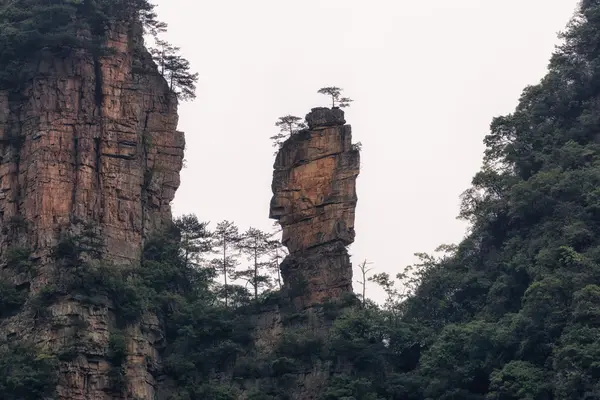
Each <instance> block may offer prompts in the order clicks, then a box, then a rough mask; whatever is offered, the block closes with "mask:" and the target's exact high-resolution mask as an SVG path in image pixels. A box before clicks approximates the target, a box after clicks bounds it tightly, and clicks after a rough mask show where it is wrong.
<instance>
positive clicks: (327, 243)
mask: <svg viewBox="0 0 600 400" xmlns="http://www.w3.org/2000/svg"><path fill="white" fill-rule="evenodd" d="M306 122H307V123H308V127H309V128H308V129H306V130H303V131H300V132H298V133H296V134H294V135H293V136H292V137H291V138H289V139H288V140H286V141H285V142H284V143H283V145H282V147H281V149H280V150H279V153H278V154H277V158H276V160H275V165H274V169H275V171H274V175H273V184H272V190H273V198H272V200H271V209H270V218H273V219H276V220H278V221H279V224H280V225H281V227H282V229H283V237H282V241H283V244H284V245H285V246H286V247H287V248H288V250H289V255H288V256H287V257H286V259H285V260H284V261H283V263H282V264H281V273H282V277H283V279H284V283H285V288H286V289H287V291H288V292H289V293H290V294H291V297H292V298H294V300H295V303H296V304H297V305H298V306H299V307H305V308H308V307H311V306H312V305H315V304H318V303H322V302H323V301H325V300H327V299H337V298H339V297H340V296H342V295H343V294H344V293H348V292H351V291H352V264H351V263H350V257H349V255H348V252H347V250H346V246H348V245H349V244H351V243H352V242H353V241H354V210H355V207H356V203H357V196H356V189H355V186H356V178H357V176H358V174H359V168H360V155H359V151H358V150H357V149H355V148H354V146H353V145H352V134H351V128H350V125H345V120H344V112H343V111H342V110H341V109H339V108H333V109H329V108H314V109H313V110H312V111H311V112H310V113H309V114H308V115H307V116H306Z"/></svg>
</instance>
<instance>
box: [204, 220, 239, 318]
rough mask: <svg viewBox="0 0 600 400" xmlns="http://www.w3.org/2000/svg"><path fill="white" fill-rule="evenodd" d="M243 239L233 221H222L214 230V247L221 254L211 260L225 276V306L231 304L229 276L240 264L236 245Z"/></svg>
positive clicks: (218, 271)
mask: <svg viewBox="0 0 600 400" xmlns="http://www.w3.org/2000/svg"><path fill="white" fill-rule="evenodd" d="M240 240H241V236H240V233H239V229H238V227H237V226H236V225H235V224H234V223H233V222H231V221H227V220H225V221H222V222H219V223H218V224H217V227H216V228H215V231H214V232H213V248H215V252H216V253H218V254H219V255H220V257H218V258H214V259H213V260H212V261H211V264H212V266H213V268H214V269H215V270H216V271H217V273H219V274H221V275H222V276H223V297H224V299H225V307H228V306H229V292H230V285H229V284H228V281H227V278H228V277H231V276H232V274H233V273H234V271H235V267H236V265H237V264H238V260H237V256H236V253H235V251H234V250H235V246H236V245H237V243H238V242H239V241H240Z"/></svg>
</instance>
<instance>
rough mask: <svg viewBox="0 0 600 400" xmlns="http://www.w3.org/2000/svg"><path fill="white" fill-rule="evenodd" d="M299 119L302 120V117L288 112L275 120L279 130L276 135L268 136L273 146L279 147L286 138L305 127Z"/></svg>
mask: <svg viewBox="0 0 600 400" xmlns="http://www.w3.org/2000/svg"><path fill="white" fill-rule="evenodd" d="M300 121H302V118H300V117H296V116H294V115H289V114H288V115H285V116H283V117H279V120H278V121H277V122H275V126H277V127H279V128H280V131H279V133H278V134H277V135H275V136H271V137H270V139H271V140H273V147H281V145H282V144H283V142H284V141H285V140H286V139H288V138H289V137H291V136H292V135H294V134H296V133H298V131H300V130H302V129H306V127H307V126H306V124H305V123H304V122H300Z"/></svg>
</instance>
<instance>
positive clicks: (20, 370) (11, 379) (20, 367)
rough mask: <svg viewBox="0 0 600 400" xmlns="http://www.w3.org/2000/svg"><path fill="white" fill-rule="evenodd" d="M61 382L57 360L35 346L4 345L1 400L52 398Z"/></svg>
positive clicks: (0, 357) (0, 351)
mask: <svg viewBox="0 0 600 400" xmlns="http://www.w3.org/2000/svg"><path fill="white" fill-rule="evenodd" d="M57 382H58V364H57V360H56V358H54V357H52V356H50V355H47V354H45V353H43V352H40V351H39V350H38V349H36V348H35V347H33V346H32V345H29V344H26V343H21V344H16V345H15V344H3V345H1V346H0V398H2V399H3V400H39V399H45V398H49V397H52V396H53V395H54V394H55V393H54V391H55V387H56V384H57Z"/></svg>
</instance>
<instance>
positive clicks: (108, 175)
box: [0, 26, 185, 400]
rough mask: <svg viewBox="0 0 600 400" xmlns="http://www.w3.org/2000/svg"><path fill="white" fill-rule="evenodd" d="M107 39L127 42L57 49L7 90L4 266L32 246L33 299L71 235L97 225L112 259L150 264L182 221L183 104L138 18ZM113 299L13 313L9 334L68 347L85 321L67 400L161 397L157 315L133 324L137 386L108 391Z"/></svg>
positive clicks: (2, 140) (0, 188)
mask: <svg viewBox="0 0 600 400" xmlns="http://www.w3.org/2000/svg"><path fill="white" fill-rule="evenodd" d="M105 45H106V47H108V48H112V49H113V50H115V51H114V52H112V53H111V54H110V55H109V56H104V57H94V56H93V55H92V54H91V53H90V52H87V51H83V50H82V51H79V52H73V54H71V55H70V56H68V57H66V58H59V57H52V56H48V57H47V58H45V60H44V61H43V62H42V63H41V64H40V65H39V74H38V77H37V78H35V80H34V82H33V83H32V84H31V85H30V86H29V87H27V88H26V89H25V90H24V91H23V92H22V93H19V94H18V95H15V94H14V93H11V94H9V93H6V92H1V91H0V228H1V229H0V266H1V263H2V260H3V259H4V258H3V257H5V254H6V251H7V250H8V249H9V248H11V247H14V246H23V247H28V248H30V249H32V250H33V254H34V257H36V259H37V261H38V264H39V265H40V268H39V269H38V273H37V275H36V276H34V277H30V278H23V277H17V276H9V277H8V279H12V280H13V281H17V280H28V281H27V282H19V283H22V284H24V285H25V286H24V287H28V288H30V290H31V293H32V295H33V294H34V293H36V292H37V291H39V290H40V289H41V288H43V287H44V286H46V285H48V284H51V283H52V279H53V278H52V277H53V274H52V273H51V271H52V262H51V260H50V259H49V253H50V250H51V248H52V247H53V246H54V245H55V244H56V243H57V241H58V239H59V237H60V235H61V234H62V233H65V232H73V233H77V232H78V231H79V230H80V229H82V227H83V226H84V225H91V226H93V228H94V230H95V231H96V233H97V234H98V236H99V237H101V238H102V239H103V241H104V245H105V247H104V255H103V258H104V259H107V260H110V261H112V262H114V263H115V265H119V264H128V263H139V261H140V256H141V252H142V247H143V243H144V239H145V238H146V237H147V236H148V235H149V234H151V233H152V232H154V231H157V230H159V229H161V228H162V227H163V226H165V225H166V224H168V223H170V221H171V209H170V202H171V201H172V200H173V197H174V195H175V191H176V189H177V188H178V186H179V172H180V170H181V168H182V160H183V151H184V144H185V143H184V135H183V133H181V132H178V131H177V130H176V129H177V122H178V116H177V100H176V98H175V97H174V96H173V95H172V94H171V92H170V90H169V87H168V85H167V83H166V82H165V80H164V79H163V78H162V76H161V75H160V74H159V73H158V71H157V69H156V66H155V65H154V63H153V62H152V60H151V57H150V55H149V54H148V53H147V51H146V50H145V48H144V47H143V43H142V39H141V32H139V29H137V28H136V26H129V27H122V28H121V29H120V30H114V31H113V32H111V34H110V35H109V38H108V40H107V42H106V44H105ZM109 304H110V302H108V303H107V304H105V305H102V304H100V305H94V306H92V305H86V304H83V303H80V302H77V301H76V300H75V299H72V298H64V299H60V300H58V301H57V302H56V303H55V304H54V305H53V306H52V308H51V314H52V316H51V320H52V323H49V324H45V325H43V326H40V325H39V324H34V323H33V322H32V321H31V320H28V319H27V318H29V317H28V316H27V315H26V313H25V312H22V313H21V314H19V315H16V316H14V317H12V318H10V319H8V320H5V321H2V323H1V324H0V335H5V337H6V336H9V337H14V336H17V337H21V338H23V339H31V340H34V341H35V342H36V343H38V344H40V345H41V346H44V347H47V348H50V349H51V350H57V349H58V348H59V347H60V346H63V345H64V344H65V342H66V340H67V339H66V338H67V337H68V336H69V335H70V332H72V331H74V330H75V328H74V326H75V325H76V324H78V322H77V321H81V320H83V321H84V323H85V326H87V328H81V327H80V328H78V335H79V336H80V337H82V338H83V341H84V342H85V343H86V346H85V347H86V349H85V350H82V354H80V355H79V356H78V357H77V358H76V359H75V360H73V361H71V362H68V363H63V364H62V367H61V380H60V387H59V399H61V400H64V399H94V400H95V399H113V398H122V396H127V397H125V398H135V399H153V398H154V394H155V392H154V384H155V378H154V377H153V376H152V373H151V371H152V365H155V364H156V363H157V362H158V360H157V351H156V346H155V343H156V342H159V341H160V340H161V334H160V330H159V329H158V326H157V325H156V321H153V319H152V318H151V317H148V318H146V320H145V322H144V323H142V325H141V326H131V327H129V328H128V329H129V332H128V333H129V335H128V337H129V342H128V344H127V347H128V354H129V356H128V362H127V367H126V369H127V377H128V381H129V385H128V388H127V390H126V393H125V394H123V395H122V394H115V393H112V392H111V391H110V390H109V389H107V388H108V387H109V386H110V383H109V382H108V381H109V378H108V376H107V375H108V374H107V370H108V369H109V367H110V366H109V363H108V362H107V360H106V353H107V348H108V342H109V328H110V326H111V325H113V324H114V315H113V314H112V311H111V308H110V305H109ZM57 321H60V323H57Z"/></svg>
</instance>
